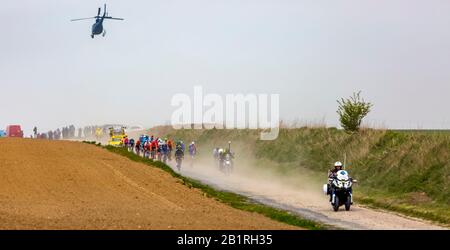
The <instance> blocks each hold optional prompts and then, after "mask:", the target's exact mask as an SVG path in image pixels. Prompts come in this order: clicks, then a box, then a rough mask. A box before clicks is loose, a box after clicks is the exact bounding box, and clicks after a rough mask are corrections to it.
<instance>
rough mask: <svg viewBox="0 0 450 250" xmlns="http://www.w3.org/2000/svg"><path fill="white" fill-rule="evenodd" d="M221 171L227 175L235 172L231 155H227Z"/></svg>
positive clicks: (221, 163) (223, 160)
mask: <svg viewBox="0 0 450 250" xmlns="http://www.w3.org/2000/svg"><path fill="white" fill-rule="evenodd" d="M220 170H221V171H222V172H224V173H225V174H231V172H233V159H232V157H231V155H230V154H226V155H225V158H224V159H222V160H221V162H220Z"/></svg>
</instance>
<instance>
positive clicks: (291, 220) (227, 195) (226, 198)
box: [84, 141, 331, 230]
mask: <svg viewBox="0 0 450 250" xmlns="http://www.w3.org/2000/svg"><path fill="white" fill-rule="evenodd" d="M84 143H88V144H94V145H97V146H100V145H98V144H95V142H87V141H84ZM103 148H105V149H106V150H108V151H110V152H112V153H116V154H119V155H121V156H124V157H126V158H128V159H130V160H132V161H135V162H139V163H143V164H146V165H149V166H152V167H157V168H160V169H162V170H164V171H166V172H168V173H169V174H171V175H172V176H173V177H175V178H178V179H180V180H181V181H182V183H183V184H184V185H186V186H188V187H189V188H196V189H200V190H202V191H203V192H204V194H205V195H206V196H208V197H212V198H215V199H216V200H218V201H220V202H222V203H225V204H227V205H229V206H231V207H233V208H237V209H240V210H244V211H248V212H254V213H258V214H262V215H264V216H266V217H268V218H271V219H273V220H276V221H279V222H282V223H286V224H288V225H293V226H297V227H301V228H304V229H310V230H326V229H330V228H331V227H329V226H327V225H323V224H320V223H318V222H315V221H311V220H307V219H304V218H301V217H299V216H297V215H294V214H292V213H291V212H289V211H284V210H281V209H276V208H273V207H270V206H266V205H263V204H260V203H255V202H253V201H251V200H250V199H248V198H247V197H245V196H242V195H238V194H235V193H231V192H225V191H218V190H216V189H214V188H212V187H211V186H208V185H205V184H203V183H201V182H199V181H196V180H194V179H191V178H188V177H185V176H182V175H180V174H178V173H177V172H175V171H173V169H172V168H170V167H169V166H167V165H166V164H164V163H163V162H160V161H153V160H152V159H145V158H142V157H140V156H138V155H136V154H134V153H132V152H128V150H126V149H124V148H118V147H112V146H103Z"/></svg>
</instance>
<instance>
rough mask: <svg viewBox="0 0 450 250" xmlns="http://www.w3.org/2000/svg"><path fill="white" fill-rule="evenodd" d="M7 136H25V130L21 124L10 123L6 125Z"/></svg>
mask: <svg viewBox="0 0 450 250" xmlns="http://www.w3.org/2000/svg"><path fill="white" fill-rule="evenodd" d="M6 136H8V137H23V130H22V128H21V127H20V125H9V126H8V127H6Z"/></svg>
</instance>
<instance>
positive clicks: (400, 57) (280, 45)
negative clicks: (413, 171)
mask: <svg viewBox="0 0 450 250" xmlns="http://www.w3.org/2000/svg"><path fill="white" fill-rule="evenodd" d="M104 2H105V1H92V0H89V1H87V0H85V1H80V0H76V1H75V0H71V1H61V0H39V1H36V0H28V1H24V0H17V1H12V0H10V1H2V3H1V5H0V30H1V33H2V35H1V37H0V86H1V99H0V108H1V115H0V128H3V127H5V126H6V125H8V124H15V123H18V124H22V126H23V127H24V128H25V132H26V135H29V134H30V133H31V128H32V127H33V126H34V125H36V126H38V127H39V128H41V129H42V130H48V129H53V128H56V127H61V126H63V125H67V124H75V125H76V126H83V125H88V124H102V123H113V122H114V123H116V122H117V123H128V124H141V125H144V126H151V125H155V124H161V123H165V122H167V121H168V120H169V119H170V116H171V114H172V111H173V110H174V109H175V108H174V107H172V106H170V101H171V97H172V96H173V95H174V94H175V93H179V92H181V93H187V94H189V95H193V86H194V85H202V86H203V89H204V91H205V92H207V93H218V94H221V95H224V94H226V93H244V94H247V93H256V94H258V93H269V94H270V93H278V94H280V104H281V107H280V109H281V110H280V111H281V112H280V113H281V117H282V118H283V119H285V120H294V119H299V120H308V121H322V120H324V121H325V122H326V123H327V124H328V125H330V126H333V125H337V123H338V118H337V115H336V106H337V104H336V99H338V98H340V97H343V96H349V95H351V94H352V92H353V91H358V90H361V91H362V95H363V96H364V97H365V99H367V100H369V101H371V102H373V103H374V107H373V111H372V113H371V114H370V115H369V117H368V119H367V122H368V123H370V124H373V125H375V126H381V125H384V126H387V127H390V128H405V127H406V128H450V112H449V107H450V98H449V97H450V15H449V13H450V1H446V0H441V1H438V0H429V1H424V0H423V1H412V0H409V1H406V0H405V1H396V0H377V1H375V0H367V1H364V0H354V1H350V0H346V1H344V0H329V1H320V0H310V1H302V0H292V1H288V0H284V1H283V0H272V1H264V0H258V1H256V0H255V1H246V0H222V1H219V0H217V1H214V0H203V1H196V0H189V1H184V0H179V1H175V0H173V1H170V0H164V1H163V0H159V1H149V0H142V1H137V0H136V1H132V0H130V1H118V0H116V1H113V0H109V1H106V3H107V4H108V12H109V14H110V15H111V16H116V17H123V18H125V21H112V20H107V21H105V29H106V30H107V35H106V37H101V36H98V37H95V39H91V38H90V27H91V25H92V23H93V20H87V21H79V22H70V21H69V20H70V19H72V18H80V17H89V16H94V15H96V12H97V8H98V7H99V6H101V5H103V3H104Z"/></svg>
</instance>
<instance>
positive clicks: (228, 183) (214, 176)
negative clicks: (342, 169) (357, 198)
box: [181, 157, 446, 229]
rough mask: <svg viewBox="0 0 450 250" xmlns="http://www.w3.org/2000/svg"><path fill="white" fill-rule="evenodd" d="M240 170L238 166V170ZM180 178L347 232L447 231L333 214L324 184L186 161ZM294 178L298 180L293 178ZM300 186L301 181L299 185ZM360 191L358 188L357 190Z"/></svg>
mask: <svg viewBox="0 0 450 250" xmlns="http://www.w3.org/2000/svg"><path fill="white" fill-rule="evenodd" d="M236 168H239V166H236ZM181 174H183V175H185V176H189V177H192V178H194V179H197V180H200V181H202V182H204V183H206V184H209V185H211V186H214V187H216V188H219V189H222V190H228V191H232V192H235V193H239V194H242V195H245V196H247V197H250V198H252V199H254V200H256V201H259V202H261V203H264V204H267V205H270V206H273V207H277V208H282V209H285V210H289V211H292V212H295V213H297V214H299V215H301V216H302V217H305V218H309V219H312V220H315V221H319V222H322V223H325V224H329V225H332V226H336V227H339V228H344V229H446V228H444V227H440V226H437V225H434V224H432V223H430V222H427V221H422V220H419V219H415V218H407V217H404V216H400V215H398V214H394V213H391V212H387V211H384V210H373V209H368V208H364V207H361V206H358V205H355V206H352V208H351V211H348V212H347V211H345V209H343V207H342V208H341V209H340V211H339V212H334V211H333V210H332V208H331V205H330V204H329V203H328V196H325V195H324V194H323V193H322V191H321V190H322V187H321V184H318V183H310V182H308V181H307V180H306V178H305V179H304V180H303V181H302V182H303V184H304V185H293V184H292V182H291V179H290V178H288V177H286V178H282V177H273V175H272V174H271V173H268V174H266V175H265V174H264V173H261V174H256V173H255V172H253V173H239V171H235V172H234V173H233V174H232V175H230V176H226V175H224V174H223V173H222V172H220V171H218V169H217V168H216V167H215V165H214V164H207V163H205V162H198V160H197V162H195V163H194V164H193V166H192V167H191V166H190V162H189V158H188V157H187V159H186V161H185V162H184V165H183V167H182V169H181ZM294 178H295V177H294ZM297 182H298V181H297ZM355 189H356V190H357V187H355Z"/></svg>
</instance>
